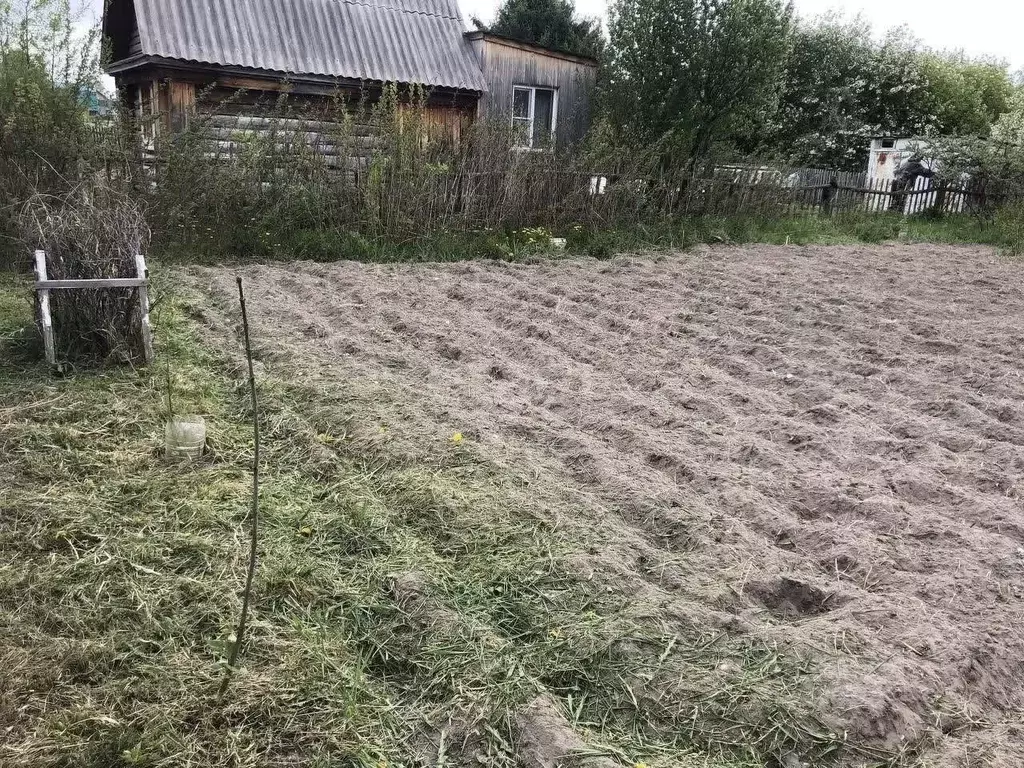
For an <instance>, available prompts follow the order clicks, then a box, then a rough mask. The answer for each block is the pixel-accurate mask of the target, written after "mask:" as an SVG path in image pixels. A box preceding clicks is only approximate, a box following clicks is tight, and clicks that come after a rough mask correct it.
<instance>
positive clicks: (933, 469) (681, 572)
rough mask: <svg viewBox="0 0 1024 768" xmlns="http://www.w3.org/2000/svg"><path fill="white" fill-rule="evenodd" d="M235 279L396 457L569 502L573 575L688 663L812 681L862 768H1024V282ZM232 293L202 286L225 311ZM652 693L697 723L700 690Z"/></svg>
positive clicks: (976, 261) (829, 723) (465, 268)
mask: <svg viewBox="0 0 1024 768" xmlns="http://www.w3.org/2000/svg"><path fill="white" fill-rule="evenodd" d="M239 273H240V274H242V276H243V277H244V278H245V281H246V289H247V296H248V301H249V305H250V312H251V313H252V315H253V320H254V326H255V334H256V343H257V346H258V348H259V349H260V356H261V358H262V360H263V363H264V366H265V367H266V370H268V371H271V372H276V373H277V374H278V375H281V376H283V377H286V378H290V379H292V380H295V381H302V382H304V383H305V384H308V385H310V386H314V387H316V388H319V389H320V390H321V391H323V392H324V393H326V394H325V396H326V397H328V399H329V398H331V397H345V396H346V395H347V394H351V393H353V392H355V391H357V390H358V391H361V392H372V391H376V390H380V391H382V392H387V393H389V398H390V399H389V401H387V402H385V401H383V400H382V401H380V402H378V403H372V402H370V403H368V404H367V406H366V413H365V422H366V423H365V424H364V425H363V426H364V428H368V427H367V425H370V426H373V425H376V424H378V423H379V424H380V425H381V430H382V431H383V430H385V429H387V430H389V438H388V439H389V440H390V441H391V443H390V448H389V450H392V451H394V452H395V453H396V454H400V455H403V456H406V457H410V458H415V457H417V456H422V455H429V453H430V452H431V451H432V450H435V448H436V444H437V441H438V435H450V434H452V433H454V432H459V433H461V434H462V435H463V436H464V440H465V441H466V443H467V444H471V445H472V446H474V448H475V449H476V450H478V451H479V452H480V455H481V456H482V457H484V458H486V459H487V460H488V461H491V462H493V463H495V464H496V465H497V466H505V467H508V468H509V471H510V472H511V473H514V474H516V475H517V476H522V477H526V478H528V480H529V482H532V483H535V484H536V488H537V492H538V494H540V495H542V496H544V497H545V498H547V497H548V496H550V498H553V499H559V500H560V501H559V502H558V503H552V504H551V505H549V506H548V507H547V508H546V514H547V515H548V517H549V521H550V523H551V524H552V525H553V526H554V527H555V528H556V529H557V530H558V531H560V532H561V533H562V535H563V536H564V538H565V539H566V540H567V541H569V542H576V546H575V549H574V550H573V551H571V554H570V555H569V556H568V561H567V563H568V566H569V567H570V568H571V569H572V570H573V571H574V572H576V573H578V574H579V577H580V579H581V580H582V581H584V582H587V581H589V582H590V583H592V584H593V588H594V590H595V591H597V592H600V593H601V594H602V595H609V594H610V595H613V596H615V597H618V598H621V601H622V604H623V610H624V611H632V612H633V613H634V614H641V613H642V614H643V616H644V617H645V619H646V620H647V621H649V622H652V623H654V624H657V625H658V626H660V627H661V628H662V629H663V630H664V631H665V632H666V633H667V636H669V637H672V636H673V635H674V634H675V633H676V632H678V636H679V637H680V638H686V637H689V636H690V635H691V634H692V632H691V630H693V628H701V627H703V628H707V629H714V630H715V631H718V632H722V633H727V634H728V635H729V636H730V637H747V638H751V639H756V640H757V641H758V642H759V643H763V644H765V645H766V647H773V648H778V649H780V650H781V652H783V653H785V654H786V655H788V656H792V657H793V658H799V659H802V660H807V661H809V663H811V664H812V665H813V675H814V679H815V681H816V683H815V686H814V689H813V690H814V694H813V695H814V700H813V701H811V702H810V705H811V707H812V709H813V711H814V712H815V713H816V714H817V716H818V717H819V718H820V720H821V722H822V724H823V726H826V727H827V728H828V729H829V730H830V731H831V732H832V733H833V734H834V735H835V736H836V737H838V738H839V739H841V740H842V741H843V742H844V743H845V744H847V745H849V746H850V747H851V749H850V750H848V751H847V752H844V753H843V755H844V756H843V757H842V758H841V762H843V763H846V764H858V765H859V764H863V763H868V762H871V761H872V760H876V759H877V760H882V759H889V758H895V759H904V760H906V761H907V762H913V763H914V764H919V765H935V766H975V765H979V766H980V765H985V766H1016V765H1021V764H1024V722H1022V712H1024V615H1022V614H1024V610H1022V606H1024V602H1022V599H1024V510H1022V507H1021V495H1022V491H1024V452H1022V451H1024V448H1022V446H1024V410H1022V405H1021V403H1022V401H1024V378H1022V373H1021V363H1022V360H1024V351H1022V350H1024V290H1022V288H1024V284H1022V280H1021V266H1020V264H1019V263H1014V262H1009V261H1005V260H1003V259H1001V258H1000V257H998V256H997V255H996V254H995V252H993V251H991V250H988V249H984V248H970V247H946V246H935V245H913V246H911V245H902V244H901V245H883V246H878V247H764V246H758V247H748V248H716V249H705V250H703V251H697V252H688V253H680V254H672V255H658V256H637V257H619V258H617V259H615V260H612V261H605V262H602V261H594V260H559V261H543V262H540V263H537V264H530V265H523V264H518V265H515V264H505V263H479V262H477V263H462V264H453V265H429V266H363V265H357V264H352V263H344V264H333V265H314V264H292V265H287V266H256V267H246V268H243V269H241V271H240V272H239ZM235 274H236V272H235V271H233V270H207V269H204V270H194V271H193V272H192V279H193V281H194V284H195V285H203V286H204V290H209V291H211V292H212V294H213V295H214V296H215V297H216V298H217V302H216V303H219V304H221V305H222V306H230V305H229V304H227V302H230V301H231V300H232V298H233V295H234V294H233V292H234V275H235ZM209 286H212V287H209ZM214 314H217V312H216V311H215V310H211V316H212V315H214ZM212 325H213V326H214V327H219V328H221V331H218V332H223V327H222V326H220V325H218V324H217V323H212ZM390 435H393V436H390ZM545 494H547V495H548V496H545ZM509 514H510V515H515V514H516V510H514V509H510V510H509ZM683 644H685V640H681V641H680V642H679V643H674V642H673V643H670V644H668V646H667V647H666V649H665V650H664V654H665V657H668V656H671V655H672V654H676V653H679V652H685V650H686V649H685V648H682V647H681V646H682V645H683ZM656 655H658V654H656ZM663 659H664V657H662V660H663ZM728 663H729V662H728V661H724V662H722V663H721V665H720V666H719V669H721V670H723V674H726V673H728V671H729V667H728V666H727V665H728ZM709 680H711V678H709ZM629 685H630V686H631V687H630V691H631V692H632V693H631V695H633V697H634V699H635V705H636V707H637V708H638V709H639V710H640V711H642V712H644V713H645V716H649V720H650V722H651V723H653V724H654V727H658V723H663V724H666V723H667V725H664V727H672V728H675V727H677V726H678V722H679V721H680V718H679V717H675V716H673V717H675V719H673V717H669V716H668V715H667V714H666V711H667V710H671V709H672V707H673V706H674V704H673V703H674V702H676V701H679V700H682V699H684V698H686V697H687V696H690V694H692V692H684V691H678V690H675V689H673V681H672V680H671V679H659V678H658V676H657V674H653V675H647V676H646V677H645V676H644V675H638V676H637V680H635V681H629ZM556 693H557V691H556ZM715 695H716V693H715V692H714V691H712V690H709V691H708V692H707V696H708V697H709V698H712V697H714V696H715ZM691 698H692V696H691ZM697 698H698V699H699V698H700V694H699V692H698V694H697ZM555 709H557V708H554V707H553V705H552V703H551V700H550V699H549V698H547V694H545V695H544V698H541V699H538V701H537V703H535V704H534V706H533V707H532V709H530V708H528V709H527V710H525V712H524V713H522V715H521V716H522V717H523V718H525V720H526V721H530V722H549V721H551V720H552V718H553V715H551V711H554V710H555ZM677 714H678V713H677ZM686 717H688V718H691V719H692V721H693V722H694V724H695V725H694V727H695V728H697V731H698V732H699V730H700V725H699V722H698V721H699V718H700V711H699V707H696V708H695V711H694V712H693V713H692V716H691V715H690V714H687V715H686ZM682 719H685V718H682ZM563 726H564V724H562V726H558V727H563ZM551 727H552V728H553V727H554V726H551ZM524 728H526V726H524ZM527 730H528V728H527ZM549 730H550V728H549ZM556 730H557V728H556ZM691 735H692V733H691ZM527 736H528V737H529V734H527ZM530 738H532V739H533V740H532V741H530ZM574 738H575V737H574V736H573V734H572V732H571V730H569V731H568V733H567V734H561V735H559V736H558V737H557V738H556V739H555V740H556V741H559V740H560V741H561V742H564V743H567V744H569V746H568V747H564V748H563V751H566V750H567V751H568V752H572V751H577V752H578V751H579V748H578V747H576V746H573V744H574V741H573V740H574ZM538 741H543V738H542V737H529V738H527V742H529V743H530V744H532V745H534V746H531V747H530V748H531V749H540V748H539V747H536V743H537V742H538ZM580 743H581V744H582V743H583V742H582V741H581V742H580ZM566 753H567V752H566ZM556 756H557V755H556ZM801 759H802V756H800V755H780V756H779V761H780V764H784V765H786V766H787V768H789V766H791V765H798V764H800V760H801ZM786 761H788V762H786ZM535 764H538V765H540V764H544V763H543V758H538V761H536V763H535Z"/></svg>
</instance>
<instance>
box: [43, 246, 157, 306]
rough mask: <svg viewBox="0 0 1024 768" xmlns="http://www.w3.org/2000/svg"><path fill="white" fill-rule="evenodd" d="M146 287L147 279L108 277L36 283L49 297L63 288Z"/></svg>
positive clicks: (44, 280)
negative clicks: (51, 293) (52, 292)
mask: <svg viewBox="0 0 1024 768" xmlns="http://www.w3.org/2000/svg"><path fill="white" fill-rule="evenodd" d="M36 253H37V254H39V253H42V251H36ZM38 258H39V256H38V255H37V256H36V259H37V260H38ZM44 269H45V266H44ZM37 272H38V270H37ZM145 285H146V280H145V278H139V277H108V278H97V279H95V280H47V279H46V278H45V277H43V278H42V279H40V280H39V281H38V282H37V283H36V289H37V290H39V291H46V293H47V296H49V292H50V291H53V290H59V289H62V288H144V287H145Z"/></svg>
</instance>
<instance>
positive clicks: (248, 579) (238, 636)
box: [219, 277, 260, 696]
mask: <svg viewBox="0 0 1024 768" xmlns="http://www.w3.org/2000/svg"><path fill="white" fill-rule="evenodd" d="M236 280H237V281H238V303H239V305H240V306H241V308H242V335H243V336H244V337H245V358H246V360H247V361H248V364H249V396H250V398H251V400H252V435H253V445H254V449H253V459H252V508H251V511H250V513H249V517H250V521H251V524H252V527H251V533H250V538H249V570H248V572H247V573H246V575H245V590H244V591H243V593H242V614H241V616H239V618H238V629H237V630H236V632H235V642H234V645H232V646H231V655H230V657H229V658H228V668H227V669H226V670H225V672H224V680H223V681H222V682H221V684H220V694H219V695H220V696H223V695H224V692H225V691H226V690H227V688H228V683H229V682H230V681H231V673H232V672H233V671H234V669H235V662H237V661H238V653H239V650H240V649H241V647H242V640H243V639H244V637H245V623H246V620H247V619H248V618H249V597H250V595H251V594H252V580H253V577H254V576H255V575H256V546H257V544H258V532H259V493H260V474H259V473H260V420H259V410H258V409H259V403H258V402H257V400H256V374H255V372H254V371H253V366H252V344H251V342H250V341H249V316H248V315H247V314H246V311H245V293H244V292H243V291H242V278H240V277H238V278H236Z"/></svg>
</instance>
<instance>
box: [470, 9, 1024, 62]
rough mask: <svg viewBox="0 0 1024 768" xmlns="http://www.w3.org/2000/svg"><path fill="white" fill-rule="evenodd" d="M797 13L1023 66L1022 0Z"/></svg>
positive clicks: (490, 13) (592, 12)
mask: <svg viewBox="0 0 1024 768" xmlns="http://www.w3.org/2000/svg"><path fill="white" fill-rule="evenodd" d="M575 2H576V9H577V11H578V12H579V13H580V14H581V15H584V16H601V17H602V18H603V17H605V15H606V13H607V3H606V0H575ZM460 3H461V5H462V10H463V13H465V14H466V16H467V17H468V16H470V15H474V16H478V17H480V18H481V19H482V20H484V21H490V20H491V19H493V17H494V10H495V8H496V7H497V5H498V2H497V0H460ZM795 5H796V10H797V13H798V14H799V15H801V16H818V15H821V14H823V13H827V12H829V11H831V10H837V11H839V12H841V13H842V14H843V15H845V16H848V17H852V16H855V15H857V14H862V15H863V16H864V18H866V19H867V20H868V21H869V22H871V25H872V26H873V27H874V29H875V32H876V34H879V35H880V34H881V33H883V32H884V31H885V30H886V29H888V28H890V27H897V26H900V25H902V24H906V25H907V26H909V27H910V28H911V30H913V32H914V35H915V36H916V37H918V38H920V39H921V41H922V42H923V43H924V44H925V45H927V46H929V47H931V48H942V49H963V50H965V51H966V52H967V53H969V54H972V55H977V56H980V55H994V56H997V57H999V58H1002V59H1006V60H1007V61H1009V62H1010V65H1011V67H1012V69H1013V70H1017V69H1021V68H1024V36H1022V35H1021V31H1022V30H1024V3H1022V2H1021V0H972V2H963V0H957V1H956V2H954V0H795Z"/></svg>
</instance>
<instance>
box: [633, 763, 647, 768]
mask: <svg viewBox="0 0 1024 768" xmlns="http://www.w3.org/2000/svg"><path fill="white" fill-rule="evenodd" d="M633 768H647V763H644V762H639V763H633Z"/></svg>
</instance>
